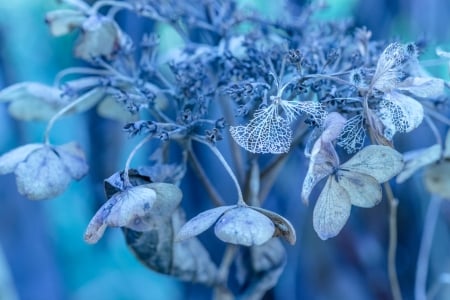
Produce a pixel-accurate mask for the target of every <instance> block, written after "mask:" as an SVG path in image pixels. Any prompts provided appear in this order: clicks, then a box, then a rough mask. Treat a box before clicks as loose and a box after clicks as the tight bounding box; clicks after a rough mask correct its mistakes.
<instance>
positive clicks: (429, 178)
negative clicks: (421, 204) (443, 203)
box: [425, 159, 450, 200]
mask: <svg viewBox="0 0 450 300" xmlns="http://www.w3.org/2000/svg"><path fill="white" fill-rule="evenodd" d="M425 186H426V187H427V189H428V191H430V192H431V193H433V194H436V195H439V196H440V197H443V198H445V199H447V200H450V160H448V159H447V160H444V161H442V162H440V163H437V164H434V165H431V166H429V167H428V168H427V169H426V170H425Z"/></svg>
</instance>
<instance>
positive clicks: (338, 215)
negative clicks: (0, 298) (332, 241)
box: [313, 177, 352, 240]
mask: <svg viewBox="0 0 450 300" xmlns="http://www.w3.org/2000/svg"><path fill="white" fill-rule="evenodd" d="M351 206H352V205H351V203H350V196H349V195H348V194H347V191H346V190H345V189H344V188H343V187H341V186H340V185H339V184H338V183H337V182H336V180H335V179H334V177H330V178H328V181H327V183H326V185H325V187H324V189H323V190H322V192H321V193H320V196H319V198H318V199H317V203H316V205H315V207H314V211H313V227H314V230H315V231H316V232H317V234H318V235H319V237H320V238H321V239H322V240H326V239H329V238H332V237H335V236H336V235H337V234H338V233H339V232H340V231H341V230H342V228H343V227H344V225H345V223H346V222H347V220H348V218H349V216H350V210H351Z"/></svg>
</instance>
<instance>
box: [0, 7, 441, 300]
mask: <svg viewBox="0 0 450 300" xmlns="http://www.w3.org/2000/svg"><path fill="white" fill-rule="evenodd" d="M180 1H181V0H180ZM238 2H239V3H240V5H242V6H254V7H256V8H257V9H258V10H260V11H261V12H263V13H265V14H267V15H269V16H270V15H271V14H274V15H275V14H283V10H284V9H285V7H284V6H283V5H281V4H280V3H278V1H264V0H260V1H257V0H252V1H250V0H246V1H238ZM291 2H292V3H293V4H298V5H300V4H301V3H302V1H293V0H291ZM328 3H329V6H330V7H329V9H328V10H327V11H325V12H323V13H321V14H320V15H318V16H317V18H321V19H337V18H354V20H355V23H356V24H357V25H358V26H363V25H364V26H366V27H367V28H368V29H369V30H370V31H372V33H373V37H374V39H392V38H396V37H398V38H399V39H400V40H402V41H421V42H422V41H423V42H426V43H427V45H428V46H429V48H430V49H434V47H436V46H441V47H442V48H444V49H447V50H450V30H448V20H449V18H450V1H447V0H361V1H358V0H328ZM57 7H58V4H57V3H56V1H54V0H13V1H0V87H4V86H8V85H10V84H13V83H17V82H20V81H39V82H43V83H48V84H51V83H52V81H53V78H54V76H55V74H56V73H57V72H58V70H60V69H62V68H66V67H69V66H72V65H74V64H78V63H79V62H76V61H75V60H74V59H73V57H72V51H71V48H72V43H73V41H74V39H75V38H76V35H69V36H67V37H61V38H53V37H51V36H50V34H49V32H48V30H47V27H46V25H45V23H44V21H43V20H44V15H45V12H46V11H48V10H51V9H55V8H57ZM122 21H123V22H124V23H125V24H129V25H125V30H126V31H128V32H130V31H133V28H132V26H134V25H133V22H129V20H122ZM127 22H128V23H127ZM127 26H128V27H127ZM167 39H169V40H170V36H169V37H167ZM431 52H432V51H431ZM427 55H428V54H427V53H425V54H424V57H426V56H427ZM430 55H431V54H430ZM430 71H432V72H438V73H439V72H440V74H442V75H443V76H446V72H447V70H446V69H445V68H441V69H438V68H435V69H431V70H430ZM58 124H59V125H57V126H56V128H55V130H54V132H53V134H52V137H53V140H54V142H55V143H64V142H68V141H71V140H77V141H79V142H80V143H81V145H82V146H83V148H84V149H87V152H88V155H89V161H90V162H91V172H90V174H89V176H88V177H86V178H85V179H83V180H82V181H81V182H77V183H72V185H71V186H70V189H69V190H68V191H66V192H65V193H64V195H62V196H60V197H58V198H56V199H53V200H50V201H44V202H32V201H29V200H27V199H25V198H23V197H21V196H20V195H19V194H18V193H17V192H16V188H15V182H14V177H13V176H12V175H7V176H1V177H0V299H1V300H14V299H33V300H34V299H43V300H52V299H80V300H81V299H83V300H84V299H97V300H103V299H105V300H106V299H108V300H119V299H124V300H125V299H130V300H135V299H136V300H141V299H142V300H143V299H158V300H159V299H161V300H164V299H200V298H206V299H207V298H209V297H210V295H209V294H208V291H207V290H206V289H204V288H202V287H200V286H191V285H186V284H183V283H180V282H178V281H176V280H173V279H171V278H169V277H166V276H162V275H158V274H156V273H154V272H152V271H149V270H148V269H146V268H145V267H143V266H142V265H141V264H140V263H139V262H137V261H136V260H135V259H134V257H133V256H132V254H130V252H129V251H128V250H127V248H126V245H125V243H124V239H123V236H122V234H121V233H120V231H119V230H109V232H108V234H107V235H106V236H105V238H104V239H103V240H102V241H101V242H100V243H98V244H97V245H94V246H92V245H87V244H85V243H84V241H83V233H84V230H85V227H86V225H87V223H88V222H89V219H90V218H91V216H92V215H93V213H94V212H95V210H96V209H97V208H98V205H99V204H100V203H102V202H103V201H104V196H103V192H102V181H103V179H104V178H106V177H108V176H109V175H111V174H112V173H113V172H114V171H116V170H118V169H122V166H123V165H124V161H125V159H126V155H127V153H128V151H129V150H130V149H131V147H132V146H133V144H134V142H135V141H133V140H128V139H127V138H126V137H125V136H124V135H123V134H122V133H121V125H120V124H118V123H115V122H114V121H108V120H105V119H102V118H100V117H98V116H96V115H95V113H86V114H84V115H83V116H71V117H67V118H65V119H64V120H62V121H59V123H58ZM44 128H45V124H41V123H20V122H17V121H15V120H14V119H12V118H11V117H10V116H9V115H8V114H7V112H6V106H5V105H0V153H4V152H6V151H8V150H10V149H12V148H14V147H17V146H18V145H21V144H24V143H29V142H40V141H41V140H42V133H43V130H44ZM441 129H442V130H443V128H441ZM418 137H419V138H418ZM430 143H432V140H431V139H430V140H429V137H428V135H426V131H424V130H422V131H421V130H420V129H419V130H418V131H417V132H415V133H414V136H411V137H409V138H404V139H402V140H400V141H399V144H398V146H399V148H400V150H406V149H410V148H412V147H418V146H420V145H422V146H425V145H429V144H430ZM300 154H301V153H300V152H299V154H298V155H297V157H294V158H293V160H294V161H293V162H295V163H292V164H288V165H287V167H286V170H285V173H284V174H292V175H293V176H290V179H289V178H288V179H286V177H285V178H283V179H280V180H279V182H278V183H277V185H276V189H275V191H274V193H272V194H271V197H270V198H269V199H268V201H267V205H268V207H269V208H271V209H274V210H275V211H278V212H280V213H282V214H283V215H285V216H286V217H287V218H288V219H289V220H291V221H292V222H293V224H294V225H295V227H296V228H297V232H298V242H297V245H296V246H295V247H290V246H287V250H288V253H289V262H288V265H287V268H286V270H285V272H284V273H283V275H282V277H281V279H280V282H279V284H278V285H277V287H276V288H275V289H274V290H273V291H271V292H270V293H269V294H268V295H267V297H266V298H267V299H349V300H350V299H389V298H390V294H389V286H388V279H387V271H386V252H387V241H388V233H387V232H388V230H387V226H388V214H387V212H388V207H387V203H386V201H383V202H382V204H380V205H379V206H377V207H376V208H374V209H371V210H355V209H354V211H353V213H352V217H351V219H350V224H349V225H348V226H347V227H346V228H347V229H345V230H344V231H343V232H342V233H341V234H340V235H339V236H338V237H337V238H334V239H332V240H329V241H326V242H322V241H320V240H319V239H318V238H317V237H316V235H315V233H314V232H313V230H312V222H311V216H312V207H306V206H304V205H303V204H302V203H301V201H300V199H299V197H297V195H294V196H293V195H292V190H293V186H294V187H295V190H298V191H300V185H301V182H302V179H303V176H304V173H305V170H301V171H299V170H298V168H299V166H302V167H304V168H306V164H307V162H305V161H304V160H302V159H301V158H300ZM143 159H145V158H143ZM211 176H216V177H218V176H220V174H215V175H214V174H212V175H211ZM216 180H217V178H216ZM420 182H421V177H420V174H419V176H416V177H414V178H413V179H411V180H410V181H408V182H407V183H406V184H404V185H402V186H397V187H396V188H395V193H396V195H397V196H398V198H399V200H400V207H399V245H398V258H397V266H398V273H399V278H400V285H401V287H402V291H403V293H404V297H405V299H412V296H413V289H414V286H413V283H414V276H415V265H416V259H417V252H418V247H419V241H420V235H421V231H422V226H423V216H424V211H425V209H426V207H427V204H428V201H429V195H428V194H427V192H426V191H425V190H423V188H422V187H421V183H420ZM191 193H196V194H197V195H202V193H201V192H200V191H191ZM203 194H204V193H203ZM298 194H299V192H298ZM280 199H284V200H280ZM199 201H200V203H201V201H202V200H199ZM206 201H207V200H205V203H206ZM199 205H201V204H199ZM187 210H188V211H191V212H192V213H194V212H195V211H198V208H187ZM191 216H192V215H191ZM449 220H450V206H449V205H448V204H447V203H444V204H442V206H441V213H440V217H439V221H438V226H437V229H436V239H435V240H434V244H433V250H432V255H431V265H430V267H431V269H430V276H429V277H430V278H429V284H430V285H431V284H432V282H433V281H435V280H437V278H438V276H439V274H441V273H443V272H450V261H449V257H450V255H449V254H448V253H450V243H449V238H448V237H449V227H448V225H449ZM213 247H220V243H217V245H213ZM219 252H220V251H219ZM218 257H220V256H217V257H216V258H218ZM439 298H440V299H450V289H446V288H445V287H444V288H443V289H441V292H440V293H439Z"/></svg>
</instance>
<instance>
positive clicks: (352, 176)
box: [337, 170, 383, 208]
mask: <svg viewBox="0 0 450 300" xmlns="http://www.w3.org/2000/svg"><path fill="white" fill-rule="evenodd" d="M337 181H338V182H339V185H340V186H341V187H343V188H344V190H345V191H347V194H348V197H349V200H350V203H351V204H352V205H354V206H359V207H364V208H370V207H374V206H375V205H377V204H378V203H380V201H381V198H382V197H383V195H382V192H381V185H380V184H379V182H378V180H376V179H375V178H374V177H373V176H371V175H367V174H363V173H358V172H352V171H344V170H341V171H340V172H339V174H338V175H337Z"/></svg>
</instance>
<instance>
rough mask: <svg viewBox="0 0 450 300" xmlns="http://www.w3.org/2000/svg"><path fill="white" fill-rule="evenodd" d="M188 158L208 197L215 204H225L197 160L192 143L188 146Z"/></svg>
mask: <svg viewBox="0 0 450 300" xmlns="http://www.w3.org/2000/svg"><path fill="white" fill-rule="evenodd" d="M188 159H189V162H190V164H191V167H192V169H193V170H194V172H195V174H196V175H197V177H198V178H199V179H200V182H201V183H202V184H203V186H204V187H205V189H206V192H207V193H208V195H209V198H210V199H211V200H212V202H213V203H214V205H215V206H222V205H225V201H223V199H222V197H221V196H220V194H219V193H218V192H217V190H216V188H215V187H214V186H213V184H212V183H211V181H210V180H209V178H208V176H207V175H206V172H205V170H204V169H203V167H202V165H201V163H200V162H199V160H198V158H197V156H196V155H195V153H194V151H193V150H192V145H189V146H188Z"/></svg>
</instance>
